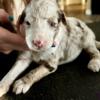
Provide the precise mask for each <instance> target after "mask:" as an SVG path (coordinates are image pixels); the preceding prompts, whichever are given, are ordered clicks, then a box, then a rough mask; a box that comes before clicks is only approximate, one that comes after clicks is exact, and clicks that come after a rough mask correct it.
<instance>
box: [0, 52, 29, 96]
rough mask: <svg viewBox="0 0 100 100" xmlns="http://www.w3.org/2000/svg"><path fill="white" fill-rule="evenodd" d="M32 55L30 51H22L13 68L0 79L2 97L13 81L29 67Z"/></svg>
mask: <svg viewBox="0 0 100 100" xmlns="http://www.w3.org/2000/svg"><path fill="white" fill-rule="evenodd" d="M30 56H31V54H30V52H24V53H22V54H21V55H20V56H19V57H18V60H17V61H16V63H15V65H14V66H13V67H12V69H11V70H10V71H9V72H8V73H7V74H6V75H5V76H4V78H3V79H2V80H1V81H0V97H1V96H2V95H4V94H6V93H7V92H8V90H9V88H10V85H11V84H12V83H13V81H14V80H15V79H16V78H17V76H18V75H19V74H21V72H23V71H24V70H25V69H26V68H27V67H28V65H29V63H30V62H31V60H30Z"/></svg>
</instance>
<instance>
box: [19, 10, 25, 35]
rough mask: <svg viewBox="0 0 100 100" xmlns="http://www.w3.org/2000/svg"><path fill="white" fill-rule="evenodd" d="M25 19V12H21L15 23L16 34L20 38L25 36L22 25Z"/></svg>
mask: <svg viewBox="0 0 100 100" xmlns="http://www.w3.org/2000/svg"><path fill="white" fill-rule="evenodd" d="M25 17H26V13H25V11H23V12H22V14H21V16H19V19H18V21H17V32H18V34H20V35H22V36H25V34H24V33H25V27H24V25H23V23H24V20H25Z"/></svg>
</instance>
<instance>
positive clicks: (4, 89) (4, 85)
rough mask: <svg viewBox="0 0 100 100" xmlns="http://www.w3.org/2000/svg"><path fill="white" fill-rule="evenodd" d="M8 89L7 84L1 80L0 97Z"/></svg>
mask: <svg viewBox="0 0 100 100" xmlns="http://www.w3.org/2000/svg"><path fill="white" fill-rule="evenodd" d="M8 90H9V86H8V85H6V84H4V83H3V82H0V97H2V96H3V95H4V94H6V93H7V92H8Z"/></svg>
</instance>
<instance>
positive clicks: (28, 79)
mask: <svg viewBox="0 0 100 100" xmlns="http://www.w3.org/2000/svg"><path fill="white" fill-rule="evenodd" d="M55 70H56V69H54V68H52V67H51V68H50V67H49V68H48V67H45V66H44V65H41V66H39V67H38V68H36V69H34V70H32V71H30V72H29V73H28V74H27V75H26V76H24V77H22V78H21V79H19V80H17V81H16V82H15V84H14V88H13V92H15V93H16V94H20V93H26V92H27V91H28V90H29V89H30V87H31V86H32V84H34V83H36V82H37V81H39V80H40V79H42V78H43V77H45V76H47V75H49V74H50V73H52V72H54V71H55Z"/></svg>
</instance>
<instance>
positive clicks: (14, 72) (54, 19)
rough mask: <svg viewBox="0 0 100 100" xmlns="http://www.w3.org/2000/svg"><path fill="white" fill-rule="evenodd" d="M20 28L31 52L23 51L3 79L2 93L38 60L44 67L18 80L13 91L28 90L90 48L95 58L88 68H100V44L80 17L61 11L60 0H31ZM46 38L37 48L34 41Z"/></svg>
mask: <svg viewBox="0 0 100 100" xmlns="http://www.w3.org/2000/svg"><path fill="white" fill-rule="evenodd" d="M18 31H19V32H20V33H21V34H22V36H24V37H25V39H26V43H27V45H28V47H29V48H30V51H26V52H22V53H21V54H20V55H19V57H18V59H17V61H16V63H15V65H14V66H13V67H12V69H11V70H10V71H9V72H8V73H7V75H6V76H5V77H4V78H3V79H2V80H1V82H0V96H2V95H4V94H5V93H7V91H8V90H9V87H10V86H11V84H12V83H13V82H14V80H15V79H16V78H17V76H18V75H19V74H21V73H22V72H23V71H24V70H25V69H26V68H27V67H28V66H29V64H30V63H31V61H32V60H33V61H35V62H37V63H40V66H39V67H37V68H36V69H34V70H32V71H31V72H29V73H28V74H27V75H25V76H24V77H22V78H21V79H19V80H17V81H16V82H15V84H14V87H13V91H14V92H15V93H16V94H20V93H26V92H27V91H28V90H29V89H30V87H31V86H32V85H33V84H34V83H35V82H37V81H39V80H40V79H42V78H43V77H45V76H47V75H49V74H51V73H53V72H55V71H56V70H57V67H58V65H60V64H64V63H67V62H71V61H73V60H74V59H75V58H76V57H77V56H78V55H79V54H80V53H81V51H82V49H84V50H86V51H87V52H88V53H89V54H90V56H91V60H90V62H89V64H88V68H89V69H91V70H92V71H93V72H98V71H99V70H100V53H99V51H98V49H97V48H100V43H99V42H97V41H96V40H95V35H94V33H93V31H92V30H91V29H89V27H87V25H86V24H85V23H84V22H82V21H80V20H79V19H76V18H72V17H66V16H65V15H64V13H63V12H62V11H60V9H59V7H58V5H57V2H56V0H31V2H30V3H29V4H28V5H27V6H26V8H25V10H24V11H23V13H22V15H21V16H20V19H19V21H18ZM36 40H40V41H43V43H44V45H43V46H42V47H37V46H36V45H35V44H34V43H33V41H36Z"/></svg>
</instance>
